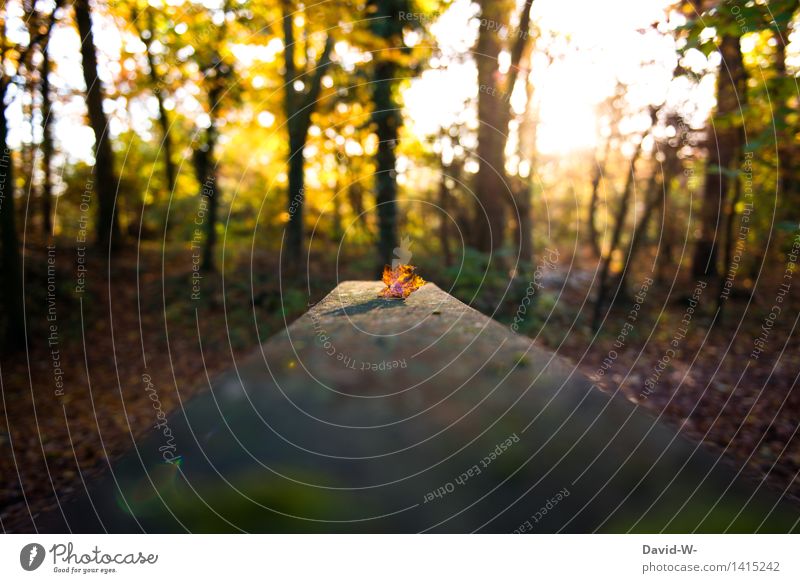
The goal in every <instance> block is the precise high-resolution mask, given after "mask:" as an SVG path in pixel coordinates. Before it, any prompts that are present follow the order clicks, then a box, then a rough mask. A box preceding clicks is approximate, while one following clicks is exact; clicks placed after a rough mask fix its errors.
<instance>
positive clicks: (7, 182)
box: [0, 0, 61, 350]
mask: <svg viewBox="0 0 800 583" xmlns="http://www.w3.org/2000/svg"><path fill="white" fill-rule="evenodd" d="M60 7H61V1H60V0H59V1H57V2H56V4H55V7H54V8H53V12H52V14H51V15H50V18H49V20H48V22H47V25H46V27H44V29H43V30H40V31H39V33H38V34H37V35H36V36H33V37H31V39H30V41H29V43H28V45H27V46H24V47H20V46H13V45H10V44H9V43H8V36H7V35H6V24H7V16H8V15H7V12H6V11H7V9H8V4H6V3H3V4H2V5H0V19H2V20H1V21H0V29H2V31H3V35H2V39H0V104H1V106H0V245H1V246H2V250H0V267H1V268H2V285H1V287H2V300H3V305H4V307H5V311H6V313H7V320H6V328H5V345H6V347H7V348H8V349H9V350H16V349H20V348H23V347H24V345H25V299H24V296H23V285H22V284H23V276H22V256H21V251H20V244H19V236H18V234H17V225H16V209H15V208H14V207H15V201H14V161H13V159H12V154H11V150H10V148H9V147H8V119H7V117H6V107H7V105H8V104H7V103H6V99H7V97H8V89H9V87H10V86H11V85H12V84H13V83H15V82H18V79H17V76H18V75H19V73H20V71H21V70H22V69H24V68H25V67H27V66H28V62H29V58H30V56H31V52H32V50H33V49H34V47H35V46H36V45H37V44H38V43H40V42H41V41H42V39H44V38H48V37H49V35H50V31H51V30H52V28H53V25H54V24H55V21H56V12H57V11H58V10H59V8H60ZM8 71H13V72H14V73H13V74H8Z"/></svg>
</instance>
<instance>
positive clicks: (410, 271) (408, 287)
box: [378, 265, 426, 300]
mask: <svg viewBox="0 0 800 583" xmlns="http://www.w3.org/2000/svg"><path fill="white" fill-rule="evenodd" d="M383 283H385V284H386V288H385V289H383V290H381V291H380V292H379V293H378V297H381V298H385V299H399V300H404V299H406V298H407V297H408V296H410V295H411V294H412V293H413V292H415V291H416V290H418V289H419V288H421V287H422V286H423V285H425V283H426V282H425V280H424V279H422V278H421V277H420V276H419V275H417V268H416V267H414V266H413V265H398V266H397V268H395V269H392V268H391V267H389V266H388V265H386V266H384V268H383Z"/></svg>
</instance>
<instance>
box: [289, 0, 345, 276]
mask: <svg viewBox="0 0 800 583" xmlns="http://www.w3.org/2000/svg"><path fill="white" fill-rule="evenodd" d="M282 9H283V41H284V42H283V44H284V74H283V80H284V91H285V94H284V110H285V113H286V118H287V120H288V121H287V128H288V130H289V156H288V159H287V166H288V175H289V176H288V182H289V184H288V211H289V223H288V224H287V226H286V260H287V265H288V267H289V268H290V269H294V266H297V265H299V264H300V262H301V258H302V255H303V210H304V206H305V171H304V158H303V152H304V150H305V146H306V140H307V139H308V129H309V127H310V126H311V114H312V113H313V111H314V109H316V105H317V101H318V100H319V96H320V92H321V90H322V77H323V76H324V75H325V73H326V72H327V70H328V68H329V67H330V65H331V52H332V51H333V39H332V38H331V37H327V38H326V39H325V48H324V49H323V51H322V55H321V56H320V58H319V59H318V60H317V63H316V65H315V66H314V67H312V68H311V70H313V71H314V73H313V75H312V76H311V79H308V78H307V75H306V74H303V75H301V76H298V72H297V65H296V62H295V50H296V45H295V36H294V26H293V24H292V5H291V2H289V1H288V0H283V3H282ZM309 74H310V73H309ZM300 77H303V79H301V78H300ZM298 80H302V81H303V82H304V83H306V84H308V85H310V87H309V88H308V90H307V92H306V93H305V94H300V93H298V92H297V91H295V89H294V83H295V81H298Z"/></svg>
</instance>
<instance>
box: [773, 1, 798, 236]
mask: <svg viewBox="0 0 800 583" xmlns="http://www.w3.org/2000/svg"><path fill="white" fill-rule="evenodd" d="M798 7H800V2H798V0H776V1H775V2H771V3H770V5H769V8H770V11H769V14H770V15H771V17H772V22H770V23H769V24H768V26H769V27H770V28H771V29H772V32H773V38H774V39H775V57H774V59H775V62H774V68H775V79H774V83H773V91H774V99H775V102H776V104H777V107H776V109H777V112H776V115H775V122H776V126H777V140H778V143H777V150H778V172H779V173H778V194H779V196H780V198H781V202H782V203H783V207H784V208H783V209H782V210H783V212H782V214H783V215H784V218H785V219H790V218H791V217H793V216H795V217H796V215H795V213H796V209H797V205H798V204H800V175H798V169H797V162H798V152H797V146H796V144H795V143H794V135H795V133H796V129H797V128H796V125H795V124H793V123H792V117H793V116H796V115H797V108H796V107H795V106H793V104H792V101H793V100H796V99H797V95H798V85H797V79H796V78H795V76H794V75H793V74H791V73H789V72H788V71H787V68H786V45H787V44H788V43H789V35H790V34H791V32H792V30H793V28H794V27H793V25H792V23H793V21H794V16H795V14H796V13H797V10H798ZM768 18H769V16H768ZM787 211H788V212H787ZM795 221H796V218H795Z"/></svg>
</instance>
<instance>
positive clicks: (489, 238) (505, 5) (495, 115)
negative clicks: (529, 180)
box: [474, 0, 533, 253]
mask: <svg viewBox="0 0 800 583" xmlns="http://www.w3.org/2000/svg"><path fill="white" fill-rule="evenodd" d="M478 4H479V5H480V8H481V15H480V16H481V26H480V30H479V32H478V41H477V44H476V46H475V60H476V62H477V66H478V120H479V124H480V125H479V128H478V149H477V150H478V158H479V163H480V166H479V169H478V175H477V177H476V184H475V195H476V197H477V200H478V204H479V207H478V211H477V215H476V225H475V241H474V244H475V246H476V248H477V249H478V250H479V251H483V252H486V253H489V252H491V251H497V250H498V249H500V247H502V245H503V240H504V235H505V231H506V208H505V207H506V205H513V202H512V200H513V196H510V194H511V192H510V189H509V181H508V176H507V174H506V170H505V162H506V161H505V149H506V143H507V141H508V124H509V121H510V120H511V94H512V93H513V91H514V86H515V85H516V81H517V78H518V75H519V71H520V69H519V65H520V60H521V58H522V55H523V53H524V52H525V48H526V46H527V44H528V42H529V39H530V34H529V32H528V29H529V27H530V11H531V5H532V4H533V0H526V1H525V2H524V4H523V6H522V11H521V13H520V17H519V19H518V21H519V26H518V29H517V32H516V34H512V35H509V36H510V37H511V38H513V39H514V42H513V44H512V47H511V49H510V51H509V52H510V54H511V64H510V67H509V70H508V73H507V74H506V75H504V76H503V77H502V79H501V76H500V75H499V73H498V59H499V57H500V52H501V50H503V48H504V47H503V43H502V42H501V39H500V36H499V31H500V30H508V26H509V22H508V14H509V12H510V10H511V7H512V5H513V4H512V3H511V2H509V1H508V0H501V1H497V0H480V2H479V3H478Z"/></svg>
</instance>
